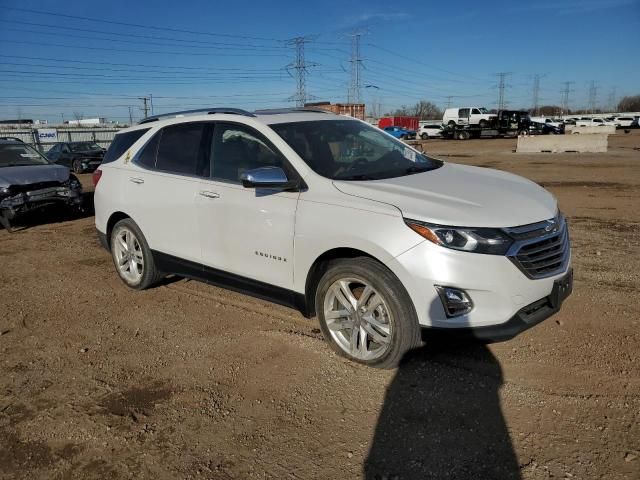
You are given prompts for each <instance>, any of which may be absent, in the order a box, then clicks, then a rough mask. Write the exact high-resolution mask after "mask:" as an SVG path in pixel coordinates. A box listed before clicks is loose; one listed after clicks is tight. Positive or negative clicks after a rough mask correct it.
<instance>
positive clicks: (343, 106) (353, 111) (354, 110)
mask: <svg viewBox="0 0 640 480" xmlns="http://www.w3.org/2000/svg"><path fill="white" fill-rule="evenodd" d="M304 106H305V107H314V108H320V109H322V110H327V111H329V112H331V113H337V114H338V115H349V116H350V117H354V118H358V119H360V120H364V119H365V111H364V103H334V104H333V105H332V104H331V102H313V103H305V104H304Z"/></svg>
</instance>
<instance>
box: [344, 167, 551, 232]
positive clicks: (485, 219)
mask: <svg viewBox="0 0 640 480" xmlns="http://www.w3.org/2000/svg"><path fill="white" fill-rule="evenodd" d="M336 185H337V187H338V188H339V189H340V190H341V191H343V192H344V193H346V194H349V195H355V196H359V197H364V198H374V199H376V200H378V201H380V202H385V203H389V204H390V205H394V206H396V207H398V208H399V209H400V210H401V211H402V213H403V214H404V216H405V217H407V218H411V219H414V220H422V221H426V222H429V223H434V224H438V225H450V224H451V221H452V220H451V219H453V218H455V219H456V220H455V222H456V225H458V226H473V227H513V226H517V225H526V224H529V223H534V222H538V221H540V220H541V219H547V218H552V217H553V216H554V215H555V214H556V208H557V207H556V201H555V199H554V198H553V196H552V195H551V194H550V193H549V192H547V191H546V190H544V189H543V188H542V187H540V186H539V185H537V184H535V183H533V182H531V181H530V180H527V179H524V178H522V177H518V176H516V175H512V174H510V173H506V172H501V171H499V170H492V169H488V168H480V167H471V166H466V165H457V164H452V163H447V164H445V165H444V166H442V167H441V168H439V169H437V170H433V171H431V172H425V173H420V174H415V175H408V176H405V177H397V178H389V179H385V180H374V181H369V182H336ZM497 191H499V192H500V195H496V192H497Z"/></svg>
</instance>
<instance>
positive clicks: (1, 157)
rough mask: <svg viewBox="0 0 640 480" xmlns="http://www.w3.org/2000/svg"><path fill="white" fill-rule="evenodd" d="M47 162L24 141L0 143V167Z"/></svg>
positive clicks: (46, 163) (44, 163)
mask: <svg viewBox="0 0 640 480" xmlns="http://www.w3.org/2000/svg"><path fill="white" fill-rule="evenodd" d="M48 164H49V161H48V160H47V159H46V158H44V157H43V156H42V155H40V153H38V152H37V151H36V150H35V149H34V148H32V147H30V146H29V145H27V144H25V143H5V144H0V167H19V166H25V165H48Z"/></svg>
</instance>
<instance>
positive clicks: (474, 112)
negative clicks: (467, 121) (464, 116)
mask: <svg viewBox="0 0 640 480" xmlns="http://www.w3.org/2000/svg"><path fill="white" fill-rule="evenodd" d="M471 113H473V114H474V115H480V110H478V109H477V108H474V109H473V111H472V112H471Z"/></svg>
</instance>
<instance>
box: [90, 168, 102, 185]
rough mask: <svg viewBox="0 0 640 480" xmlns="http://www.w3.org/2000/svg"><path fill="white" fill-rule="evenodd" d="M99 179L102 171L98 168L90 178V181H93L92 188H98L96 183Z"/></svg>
mask: <svg viewBox="0 0 640 480" xmlns="http://www.w3.org/2000/svg"><path fill="white" fill-rule="evenodd" d="M100 177H102V170H100V169H99V168H98V169H97V170H95V171H94V172H93V177H91V179H92V180H93V186H94V187H97V186H98V182H99V181H100Z"/></svg>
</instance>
